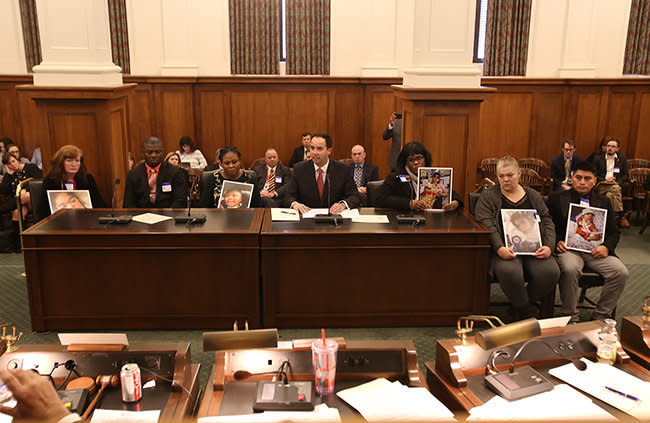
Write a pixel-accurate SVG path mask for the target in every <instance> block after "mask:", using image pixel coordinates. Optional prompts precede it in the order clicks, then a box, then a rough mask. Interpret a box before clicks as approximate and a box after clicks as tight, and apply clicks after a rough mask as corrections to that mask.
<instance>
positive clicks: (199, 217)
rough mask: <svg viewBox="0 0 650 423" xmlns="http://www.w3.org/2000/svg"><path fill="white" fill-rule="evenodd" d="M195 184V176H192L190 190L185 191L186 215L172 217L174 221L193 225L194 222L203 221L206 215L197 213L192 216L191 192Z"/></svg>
mask: <svg viewBox="0 0 650 423" xmlns="http://www.w3.org/2000/svg"><path fill="white" fill-rule="evenodd" d="M195 186H196V178H192V186H191V187H190V191H189V192H188V193H187V216H176V217H174V222H176V223H187V224H188V225H193V224H195V223H205V219H206V216H205V215H204V214H199V215H197V216H192V214H191V211H192V198H191V197H192V192H194V187H195Z"/></svg>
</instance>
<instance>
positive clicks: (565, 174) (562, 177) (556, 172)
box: [551, 140, 584, 191]
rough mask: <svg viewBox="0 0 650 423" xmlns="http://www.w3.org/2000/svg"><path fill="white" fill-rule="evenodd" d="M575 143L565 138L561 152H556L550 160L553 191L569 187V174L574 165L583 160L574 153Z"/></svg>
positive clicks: (572, 170)
mask: <svg viewBox="0 0 650 423" xmlns="http://www.w3.org/2000/svg"><path fill="white" fill-rule="evenodd" d="M575 149H576V143H575V142H573V141H572V140H566V141H564V142H563V143H562V154H558V155H557V156H555V157H553V159H552V160H551V178H553V191H559V190H567V189H571V174H572V173H573V172H574V171H575V170H576V166H577V165H579V164H580V163H582V162H584V159H583V158H582V157H580V156H578V155H577V154H574V151H575Z"/></svg>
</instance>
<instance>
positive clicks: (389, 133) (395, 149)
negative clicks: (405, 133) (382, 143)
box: [381, 112, 402, 172]
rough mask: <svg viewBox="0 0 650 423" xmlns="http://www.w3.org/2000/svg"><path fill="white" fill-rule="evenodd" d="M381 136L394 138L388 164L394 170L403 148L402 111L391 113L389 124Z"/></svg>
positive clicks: (387, 138)
mask: <svg viewBox="0 0 650 423" xmlns="http://www.w3.org/2000/svg"><path fill="white" fill-rule="evenodd" d="M381 137H382V138H383V139H385V140H389V139H391V138H392V139H393V141H392V142H391V144H390V153H389V154H388V166H389V167H390V171H391V172H394V171H395V170H396V169H397V156H399V152H400V150H401V149H402V115H401V114H400V113H396V112H393V113H392V114H391V115H390V121H389V122H388V126H387V127H386V129H385V130H384V133H383V134H382V136H381Z"/></svg>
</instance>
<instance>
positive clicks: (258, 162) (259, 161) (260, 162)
mask: <svg viewBox="0 0 650 423" xmlns="http://www.w3.org/2000/svg"><path fill="white" fill-rule="evenodd" d="M265 163H266V161H265V159H264V157H259V158H257V159H255V160H253V162H252V163H251V165H250V166H249V167H248V168H249V169H255V168H256V167H257V166H259V165H263V164H265Z"/></svg>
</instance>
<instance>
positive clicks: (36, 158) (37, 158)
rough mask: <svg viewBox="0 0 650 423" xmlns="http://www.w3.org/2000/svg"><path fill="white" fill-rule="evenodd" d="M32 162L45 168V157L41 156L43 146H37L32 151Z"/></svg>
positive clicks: (40, 167)
mask: <svg viewBox="0 0 650 423" xmlns="http://www.w3.org/2000/svg"><path fill="white" fill-rule="evenodd" d="M31 162H32V163H34V164H35V165H36V166H38V168H39V169H41V170H43V159H42V157H41V147H36V149H35V150H34V152H33V153H32V161H31Z"/></svg>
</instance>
